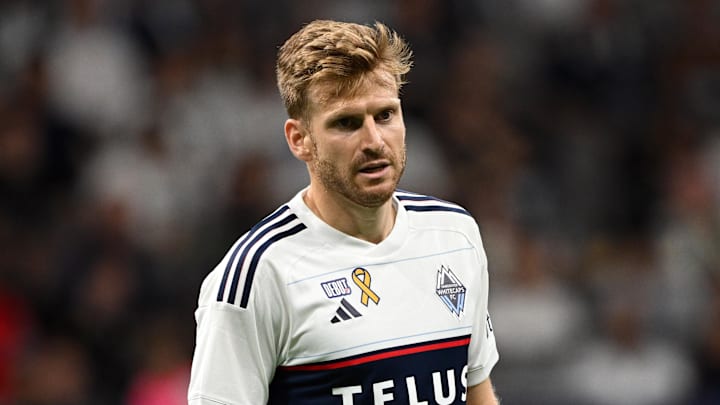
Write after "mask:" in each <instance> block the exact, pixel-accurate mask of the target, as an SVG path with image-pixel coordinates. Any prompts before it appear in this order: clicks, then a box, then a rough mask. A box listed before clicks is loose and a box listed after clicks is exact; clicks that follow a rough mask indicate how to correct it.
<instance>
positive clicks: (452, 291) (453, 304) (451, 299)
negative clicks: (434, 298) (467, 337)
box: [435, 266, 466, 319]
mask: <svg viewBox="0 0 720 405" xmlns="http://www.w3.org/2000/svg"><path fill="white" fill-rule="evenodd" d="M465 291H466V290H465V286H464V285H463V284H462V283H461V282H460V280H459V279H458V278H457V276H456V275H455V273H453V272H452V270H450V268H449V267H445V266H441V267H440V269H439V270H438V272H437V287H436V288H435V293H436V294H437V295H438V297H440V300H441V301H442V302H443V303H444V304H445V305H446V306H447V307H448V308H449V309H450V312H452V314H453V315H455V316H456V317H457V318H458V319H460V318H461V317H462V316H463V314H464V313H465Z"/></svg>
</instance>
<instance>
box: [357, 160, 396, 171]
mask: <svg viewBox="0 0 720 405" xmlns="http://www.w3.org/2000/svg"><path fill="white" fill-rule="evenodd" d="M388 166H390V162H387V161H377V162H370V163H367V164H365V165H363V166H361V167H360V170H359V171H360V173H365V174H373V173H380V172H382V171H383V170H385V168H387V167H388Z"/></svg>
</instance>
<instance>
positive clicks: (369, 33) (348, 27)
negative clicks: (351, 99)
mask: <svg viewBox="0 0 720 405" xmlns="http://www.w3.org/2000/svg"><path fill="white" fill-rule="evenodd" d="M411 58H412V51H411V50H410V48H409V46H408V44H407V43H406V42H405V41H404V40H403V39H402V38H401V37H400V36H399V35H398V34H397V33H396V32H395V31H392V30H391V29H389V28H388V27H387V26H385V25H384V24H382V23H379V22H376V23H375V24H374V26H367V25H360V24H354V23H346V22H338V21H328V20H316V21H313V22H311V23H310V24H307V25H306V26H304V27H303V28H302V29H301V30H300V31H298V32H296V33H295V34H294V35H293V36H291V37H290V38H289V39H288V40H287V41H285V44H283V46H282V47H280V50H279V51H278V58H277V70H276V73H277V83H278V88H279V90H280V95H281V96H282V99H283V103H284V104H285V109H286V110H287V112H288V115H289V116H290V117H291V118H301V117H307V113H308V108H309V100H308V93H309V89H310V88H311V87H312V86H314V85H316V84H320V83H323V84H325V83H327V84H331V85H332V86H333V88H334V95H349V94H353V93H354V92H355V91H357V90H358V88H359V87H360V86H361V84H362V83H363V79H365V78H366V77H367V76H368V74H370V73H372V72H374V71H375V70H376V69H380V70H381V72H384V73H387V74H390V75H391V76H392V77H393V78H394V79H395V85H396V86H397V89H398V91H399V90H400V88H401V87H402V85H403V84H405V75H406V74H407V72H409V71H410V68H411V66H412V60H411Z"/></svg>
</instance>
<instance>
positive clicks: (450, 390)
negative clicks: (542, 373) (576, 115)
mask: <svg viewBox="0 0 720 405" xmlns="http://www.w3.org/2000/svg"><path fill="white" fill-rule="evenodd" d="M410 67H411V51H410V50H409V48H408V46H407V44H406V42H405V41H404V40H403V39H402V38H400V36H399V35H398V34H397V33H395V32H393V31H391V30H390V29H389V28H387V27H386V26H385V25H383V24H380V23H376V24H374V25H373V26H366V25H359V24H352V23H343V22H335V21H314V22H312V23H310V24H308V25H306V26H305V27H303V28H302V29H301V30H300V31H298V32H297V33H295V34H294V35H293V36H292V37H290V38H289V39H288V40H287V41H286V42H285V44H284V45H283V46H282V47H281V48H280V50H279V54H278V60H277V79H278V87H279V89H280V93H281V95H282V98H283V101H284V103H285V106H286V108H287V112H288V115H289V118H288V119H287V121H286V122H285V127H284V129H285V138H286V140H287V143H288V146H289V148H290V151H291V152H292V153H293V155H294V156H295V157H297V158H298V159H300V160H302V161H304V162H305V163H306V164H307V169H308V172H309V174H310V184H309V186H307V187H306V188H305V189H303V190H300V191H299V192H298V193H297V195H296V196H295V197H294V198H292V199H291V200H290V201H289V202H287V203H286V204H284V205H282V206H281V207H280V208H278V209H277V210H276V211H275V212H273V213H272V214H270V215H269V216H267V217H266V218H265V219H263V220H261V221H260V222H258V224H257V225H255V226H254V227H253V228H252V229H250V230H249V231H248V232H247V233H246V234H245V235H243V236H242V237H241V238H240V239H239V240H238V241H237V242H236V243H235V244H234V245H233V246H232V247H231V248H230V250H229V251H228V253H227V255H226V256H225V258H224V259H222V261H221V262H220V263H219V265H218V266H217V267H216V268H215V269H214V270H213V271H212V272H211V273H210V274H209V275H208V276H207V278H206V279H205V281H204V282H203V285H202V287H201V291H200V298H199V303H198V309H197V312H196V320H197V339H196V340H197V341H196V348H195V354H194V358H193V366H192V376H191V381H190V387H189V393H188V396H189V403H190V404H191V405H201V404H203V405H217V404H252V405H255V404H265V403H269V404H313V405H318V404H320V405H322V404H384V403H397V404H416V405H420V404H423V405H429V404H456V403H465V402H467V403H470V404H497V402H498V401H497V399H496V397H495V394H494V391H493V388H492V385H491V382H490V371H491V369H492V368H493V366H494V365H495V363H496V362H497V360H498V352H497V349H496V346H495V338H494V335H493V330H492V324H491V323H490V316H489V314H488V311H487V300H488V272H487V259H486V255H485V252H484V248H483V245H482V241H481V239H480V233H479V230H478V226H477V224H476V222H475V220H474V219H473V218H472V217H471V216H470V214H469V213H468V212H467V211H466V210H465V209H463V208H462V207H460V206H458V205H456V204H453V203H450V202H446V201H442V200H439V199H435V198H432V197H428V196H423V195H419V194H414V193H410V192H406V191H400V190H397V189H396V187H397V184H398V181H399V180H400V177H401V175H402V173H403V170H404V168H405V125H404V123H403V114H402V108H401V103H400V99H399V91H400V87H401V86H402V85H403V83H404V77H405V74H406V73H407V72H408V71H409V70H410Z"/></svg>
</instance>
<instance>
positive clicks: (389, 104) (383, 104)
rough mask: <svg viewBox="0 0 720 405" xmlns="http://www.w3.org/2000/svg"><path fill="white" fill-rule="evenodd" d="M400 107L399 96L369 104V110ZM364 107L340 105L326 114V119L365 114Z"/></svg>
mask: <svg viewBox="0 0 720 405" xmlns="http://www.w3.org/2000/svg"><path fill="white" fill-rule="evenodd" d="M399 107H400V99H399V98H389V99H386V100H383V101H380V102H378V103H374V104H372V105H370V109H371V110H377V111H384V110H387V109H397V108H399ZM365 111H366V108H364V107H354V106H347V105H344V106H341V107H339V108H337V109H335V110H333V111H331V112H330V113H328V115H327V118H326V119H327V120H332V119H337V118H342V117H348V116H353V115H362V114H365Z"/></svg>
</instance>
